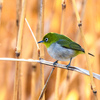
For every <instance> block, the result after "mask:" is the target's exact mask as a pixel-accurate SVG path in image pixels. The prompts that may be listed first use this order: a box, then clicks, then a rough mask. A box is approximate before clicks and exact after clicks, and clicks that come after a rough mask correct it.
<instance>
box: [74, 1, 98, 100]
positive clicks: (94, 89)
mask: <svg viewBox="0 0 100 100" xmlns="http://www.w3.org/2000/svg"><path fill="white" fill-rule="evenodd" d="M72 3H73V8H74V10H75V14H76V18H77V21H78V26H79V30H80V34H81V36H82V40H83V45H84V49H85V54H86V60H87V65H88V69H89V73H90V81H91V87H92V89H93V93H94V98H95V100H97V96H96V94H97V90H96V86H95V83H94V81H93V73H92V69H91V66H90V61H89V56H88V51H87V48H86V42H85V38H84V34H83V31H82V22H81V19H80V16H79V13H78V11H77V7H76V4H75V0H72Z"/></svg>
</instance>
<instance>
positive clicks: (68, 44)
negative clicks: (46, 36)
mask: <svg viewBox="0 0 100 100" xmlns="http://www.w3.org/2000/svg"><path fill="white" fill-rule="evenodd" d="M57 43H58V44H60V45H61V46H62V47H64V48H68V49H73V50H77V51H82V52H84V49H83V48H82V47H81V46H80V45H79V44H77V43H75V42H73V41H72V40H70V39H69V38H68V39H60V40H59V41H57Z"/></svg>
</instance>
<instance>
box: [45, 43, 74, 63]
mask: <svg viewBox="0 0 100 100" xmlns="http://www.w3.org/2000/svg"><path fill="white" fill-rule="evenodd" d="M47 51H48V53H49V54H50V56H51V57H52V58H54V59H56V60H60V61H68V60H70V58H71V57H74V56H75V50H72V49H67V48H64V47H61V46H60V45H59V44H58V43H53V44H51V46H50V47H49V48H48V49H47Z"/></svg>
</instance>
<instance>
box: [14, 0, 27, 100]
mask: <svg viewBox="0 0 100 100" xmlns="http://www.w3.org/2000/svg"><path fill="white" fill-rule="evenodd" d="M18 6H19V7H18ZM17 11H18V12H17V21H16V22H17V29H19V30H18V39H17V48H16V58H17V59H19V58H20V53H21V45H22V32H23V26H24V19H25V13H26V0H23V2H22V13H21V19H20V24H19V16H20V15H19V12H20V0H18V1H17ZM18 27H19V28H18ZM20 75H21V68H20V63H19V62H16V69H15V81H14V96H13V100H21V79H20Z"/></svg>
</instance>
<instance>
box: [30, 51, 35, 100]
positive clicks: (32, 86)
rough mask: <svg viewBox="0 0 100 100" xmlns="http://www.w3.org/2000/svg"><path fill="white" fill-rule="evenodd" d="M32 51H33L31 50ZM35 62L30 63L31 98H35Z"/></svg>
mask: <svg viewBox="0 0 100 100" xmlns="http://www.w3.org/2000/svg"><path fill="white" fill-rule="evenodd" d="M33 53H34V52H33ZM35 87H36V63H35V64H34V63H32V82H31V100H34V98H36V90H35Z"/></svg>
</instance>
